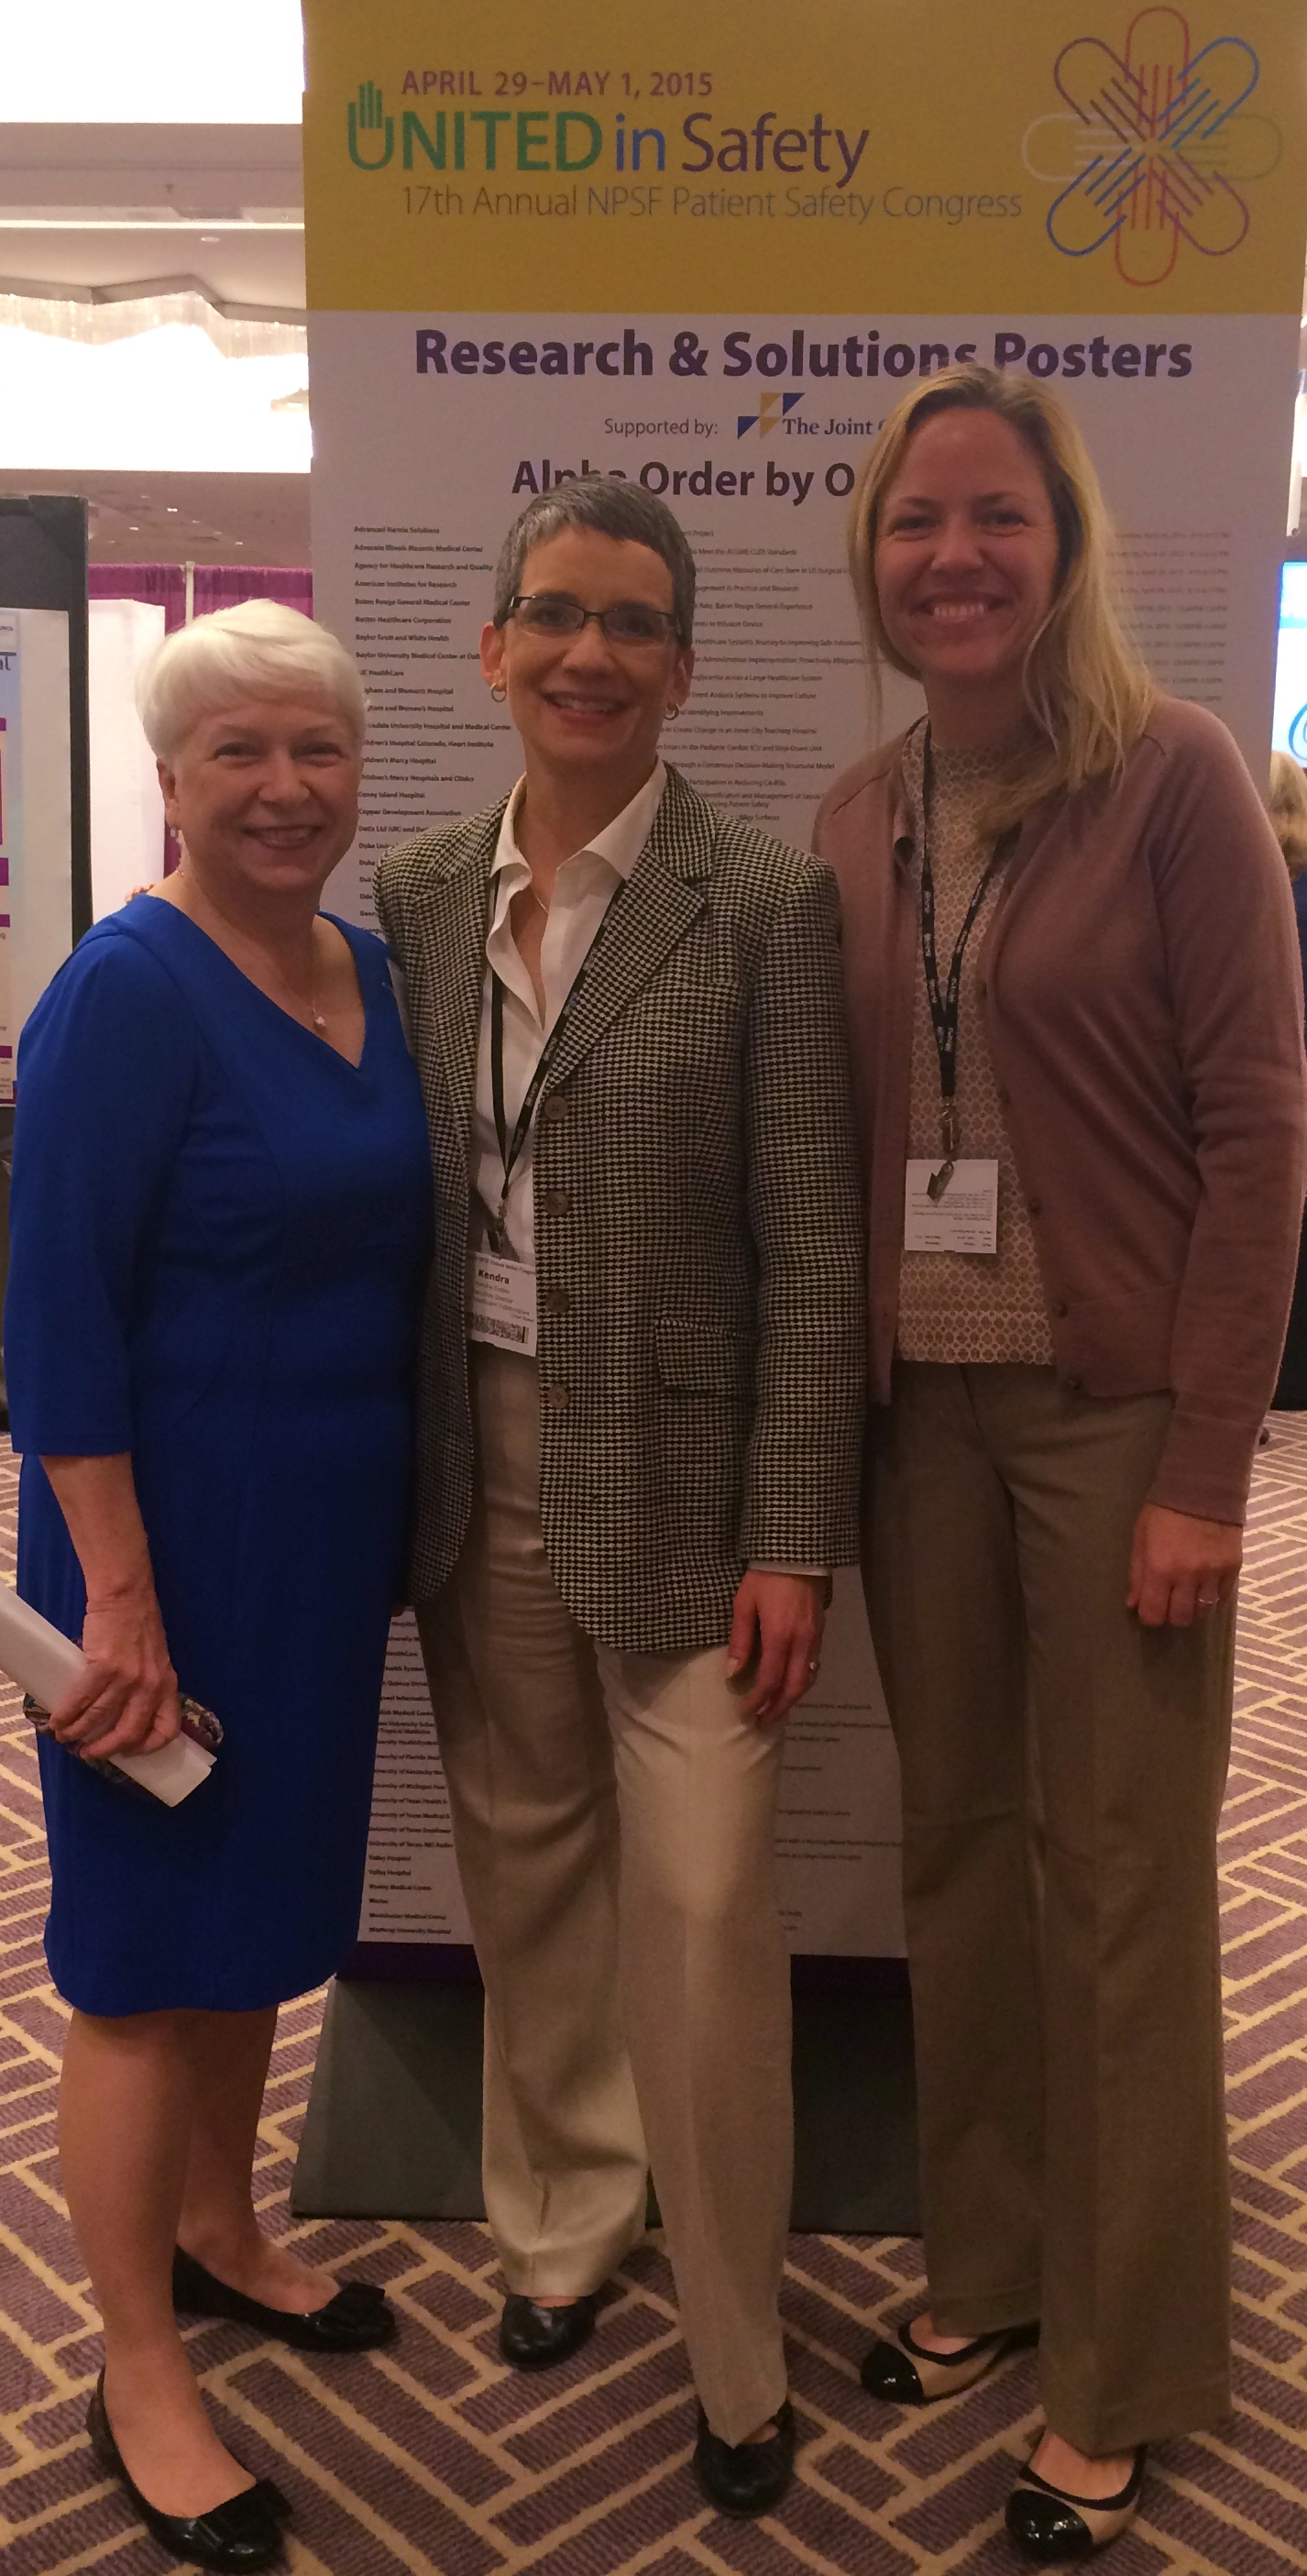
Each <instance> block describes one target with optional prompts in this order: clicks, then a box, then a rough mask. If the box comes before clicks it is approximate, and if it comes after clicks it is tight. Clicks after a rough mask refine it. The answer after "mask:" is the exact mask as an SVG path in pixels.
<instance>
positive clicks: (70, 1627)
mask: <svg viewBox="0 0 1307 2576" xmlns="http://www.w3.org/2000/svg"><path fill="white" fill-rule="evenodd" d="M142 715H143V719H144V722H145V726H146V731H147V733H148V734H149V737H150V740H151V743H152V745H153V747H154V749H155V751H156V753H157V754H158V758H159V772H160V778H161V781H162V785H163V791H164V800H165V806H166V810H167V814H168V819H169V821H170V823H171V824H172V825H173V827H174V829H175V830H177V831H178V832H179V833H180V835H181V840H182V845H183V853H184V854H183V858H182V863H181V867H180V869H179V871H178V872H177V874H176V875H175V876H173V877H171V878H169V879H168V880H167V881H166V883H165V884H164V885H163V886H162V887H160V888H159V889H158V890H157V891H155V892H153V893H149V894H142V895H139V896H138V897H137V898H136V899H135V901H133V902H132V903H129V904H128V905H127V906H126V908H125V909H124V910H123V911H122V912H120V913H117V914H115V915H114V916H113V917H112V918H110V919H107V920H105V921H102V922H100V923H99V924H98V925H97V926H96V928H95V929H94V930H92V931H89V932H88V933H87V935H86V937H85V938H84V939H83V940H82V941H81V943H80V944H79V946H78V948H77V949H76V951H75V953H74V955H73V956H72V957H71V958H70V959H69V961H68V963H67V965H66V966H65V967H63V969H62V970H61V972H60V973H59V974H58V975H57V976H56V977H55V980H54V982H53V983H52V984H51V986H50V988H49V990H48V991H47V992H46V994H45V995H44V997H43V999H42V1001H41V1002H40V1004H39V1005H38V1008H37V1010H36V1011H35V1013H34V1014H33V1016H32V1019H31V1020H30V1022H29V1023H28V1026H27V1029H26V1032H25V1034H24V1038H23V1042H22V1048H21V1053H20V1059H19V1086H18V1087H19V1108H18V1116H17V1134H16V1140H15V1163H14V1184H13V1202H12V1223H13V1250H12V1263H11V1271H10V1287H9V1297H8V1304H7V1311H6V1351H7V1360H8V1374H9V1386H10V1397H11V1405H12V1419H13V1435H14V1445H15V1447H16V1448H17V1449H19V1450H20V1451H21V1452H22V1454H23V1469H22V1484H21V1507H20V1524H19V1569H18V1587H19V1591H20V1593H21V1594H22V1596H23V1598H24V1599H25V1600H28V1601H30V1602H32V1603H34V1604H35V1606H36V1607H37V1608H38V1609H39V1610H41V1611H43V1612H44V1613H45V1615H46V1616H47V1617H48V1618H50V1619H52V1620H53V1621H54V1622H55V1624H56V1625H57V1626H58V1627H60V1628H61V1629H63V1630H64V1632H65V1633H66V1634H67V1635H68V1636H70V1637H74V1638H80V1640H81V1643H82V1645H83V1648H84V1650H85V1653H86V1656H87V1659H88V1671H87V1675H86V1678H85V1682H84V1684H83V1685H82V1686H80V1687H79V1688H78V1689H77V1690H76V1691H74V1692H72V1693H70V1694H69V1696H68V1697H67V1698H66V1699H65V1700H63V1701H62V1702H61V1703H60V1705H59V1707H58V1708H57V1709H56V1710H55V1711H54V1713H53V1729H52V1734H51V1736H49V1737H47V1738H45V1739H43V1740H42V1743H41V1774H42V1785H43V1789H44V1794H45V1806H46V1817H47V1825H48V1833H49V1843H50V1859H51V1869H52V1876H53V1900H52V1906H51V1913H50V1920H49V1925H48V1929H47V1936H46V1946H47V1954H48V1957H49V1962H50V1969H51V1974H52V1976H53V1978H54V1981H55V1984H56V1986H57V1987H58V1990H59V1992H60V1994H61V1995H62V1996H63V1997H64V1998H65V2000H66V2002H67V2003H68V2004H69V2005H71V2007H72V2020H71V2025H70V2029H69V2034H68V2043H67V2049H66V2053H65V2060H64V2072H63V2086H62V2093H61V2105H60V2151H61V2157H62V2167H63V2182H64V2189H65V2192H66V2195H67V2200H68V2206H69V2210H70V2213H71V2216H72V2221H73V2226H74V2228H75V2231H76V2234H77V2239H78V2243H79V2245H80V2247H81V2250H82V2253H83V2255H84V2257H85V2260H86V2263H87V2266H88V2270H89V2273H90V2278H91V2285H92V2289H93V2292H94V2295H95V2298H96V2301H97V2303H98V2305H99V2307H100V2310H101V2314H102V2316H103V2318H104V2329H105V2369H104V2372H103V2374H102V2377H101V2381H100V2384H99V2386H98V2387H97V2389H96V2392H95V2395H94V2397H93V2398H92V2401H91V2412H90V2416H89V2418H88V2429H89V2431H90V2433H91V2437H92V2441H93V2443H94V2445H95V2447H96V2449H97V2451H98V2452H99V2454H100V2456H101V2458H102V2459H103V2460H104V2462H105V2464H106V2465H107V2466H109V2467H110V2468H111V2469H112V2470H113V2471H114V2472H115V2474H116V2475H118V2476H119V2477H120V2478H121V2479H122V2480H123V2482H124V2484H125V2485H126V2486H127V2488H128V2491H129V2493H130V2495H131V2497H132V2500H133V2502H134V2503H135V2505H136V2507H137V2510H138V2511H139V2512H140V2513H141V2514H142V2516H143V2518H144V2519H145V2520H146V2521H147V2522H148V2524H149V2526H150V2528H151V2529H152V2530H153V2531H154V2532H155V2533H156V2534H157V2536H158V2537H159V2538H161V2539H162V2540H164V2541H165V2542H166V2543H167V2544H168V2545H169V2546H170V2547H172V2548H173V2549H174V2550H175V2551H176V2552H177V2553H178V2554H179V2555H182V2556H188V2557H191V2558H196V2559H199V2560H200V2561H201V2563H204V2564H207V2565H210V2566H216V2567H220V2568H233V2569H234V2568H246V2567H248V2568H253V2567H256V2566H263V2565H266V2564H267V2563H268V2561H269V2559H270V2558H271V2557H273V2556H274V2555H276V2553H277V2551H278V2549H279V2546H280V2525H281V2518H282V2515H283V2514H284V2511H285V2506H284V2503H283V2500H282V2499H281V2498H280V2497H279V2496H278V2494H277V2492H276V2490H275V2489H272V2488H270V2487H269V2486H268V2485H267V2484H266V2482H259V2483H258V2484H256V2483H255V2482H254V2481H253V2480H252V2478H251V2476H250V2474H249V2473H248V2471H246V2470H244V2469H243V2468H242V2467H241V2466H240V2464H239V2463H238V2462H237V2461H235V2460H234V2459H233V2458H232V2456H231V2454H230V2453H229V2452H228V2451H227V2450H226V2449H225V2448H224V2446H223V2444H222V2443H221V2442H220V2440H219V2438H218V2435H217V2433H216V2432H215V2431H214V2430H213V2428H212V2426H211V2425H210V2424H209V2421H208V2418H207V2416H206V2415H205V2412H204V2408H203V2405H202V2402H201V2398H200V2393H199V2390H198V2388H197V2386H196V2383H195V2380H194V2378H193V2376H192V2374H191V2371H190V2369H189V2366H188V2363H187V2359H186V2354H185V2350H184V2347H183V2345H182V2343H181V2340H180V2337H179V2334H178V2331H177V2326H176V2322H175V2312H174V2302H175V2304H176V2306H177V2307H180V2308H181V2309H183V2310H187V2311H192V2312H194V2311H197V2310H198V2311H200V2312H202V2313H209V2314H216V2315H226V2316H233V2315H235V2316H240V2317H243V2318H245V2319H246V2320H247V2321H249V2322H250V2323H253V2324H256V2325H258V2326H259V2327H261V2329H262V2330H263V2332H265V2333H268V2332H274V2333H280V2334H281V2335H282V2336H283V2337H284V2339H285V2340H287V2341H289V2342H293V2343H297V2344H300V2345H308V2346H310V2347H312V2348H314V2349H317V2350H342V2349H355V2350H357V2349H360V2348H362V2347H363V2346H365V2345H369V2344H375V2343H379V2342H382V2341H384V2340H386V2339H387V2338H388V2336H389V2335H390V2334H391V2333H393V2331H394V2316H393V2312H392V2311H391V2310H389V2309H388V2308H387V2306H386V2304H385V2301H384V2297H383V2295H382V2293H381V2292H380V2291H378V2290H375V2289H369V2288H364V2287H361V2286H360V2285H352V2286H351V2287H349V2288H347V2289H346V2290H344V2291H340V2290H339V2289H338V2287H337V2284H336V2283H335V2282H333V2281H332V2280H331V2279H330V2278H329V2277H327V2276H326V2275H324V2274H322V2273H320V2272H316V2271H312V2270H310V2269H308V2268H307V2267H306V2266H304V2265H303V2264H301V2263H299V2262H298V2261H296V2259H295V2258H294V2257H293V2256H292V2255H291V2254H290V2253H289V2252H287V2251H286V2250H285V2249H283V2248H281V2247H279V2246H277V2245H275V2244H274V2243H272V2242H271V2241H269V2240H268V2239H267V2238H265V2237H264V2236H262V2235H261V2234H260V2231H259V2229H258V2226H257V2224H256V2221H255V2216H254V2211H253V2207H252V2203H251V2192H250V2169H251V2163H252V2159H253V2153H254V2145H255V2137H256V2131H257V2124H258V2118H259V2110H260V2104H261V2100H262V2093H263V2085H264V2079H265V2076H266V2072H267V2066H268V2056H269V2050H270V2048H271V2044H272V2036H273V2026H274V2022H275V2018H276V2011H277V2006H278V2004H279V2003H282V2002H284V2001H286V2000H287V1999H288V1998H289V1997H291V1996H294V1995H298V1994H302V1993H304V1992H306V1991H307V1990H308V1989H310V1988H311V1987H314V1986H317V1985H319V1984H321V1983H322V1981H323V1979H324V1978H326V1977H328V1976H329V1975H330V1974H331V1972H332V1971H333V1969H334V1968H336V1967H337V1966H338V1965H339V1963H340V1960H341V1958H342V1956H343V1955H344V1953H345V1952H346V1951H347V1949H348V1948H349V1947H350V1945H351V1943H352V1942H353V1940H354V1938H355V1936H356V1932H357V1926H358V1919H359V1903H360V1894H361V1888H362V1879H363V1863H364V1851H365V1843H366V1837H367V1827H368V1810H369V1801H370V1796H371V1785H372V1762H373V1751H374V1743H375V1735H376V1720H377V1707H378V1699H379V1694H380V1686H381V1677H382V1665H383V1660H384V1654H385V1646H386V1634H387V1625H388V1620H389V1616H390V1612H391V1607H392V1604H393V1601H394V1598H395V1594H396V1590H397V1587H398V1584H399V1581H400V1569H401V1562H402V1556H403V1541H404V1528H405V1519H406V1511H407V1502H408V1482H409V1470H410V1448H411V1438H412V1428H411V1415H410V1376H411V1367H412V1360H413V1348H414V1340H415V1334H416V1330H417V1318H418V1310H419V1303H420V1297H421V1290H422V1285H423V1280H424V1276H425V1269H426V1264H427V1260H428V1256H429V1249H430V1227H431V1212H430V1211H431V1181H430V1166H429V1160H428V1149H427V1141H426V1128H425V1121H424V1118H423V1113H422V1103H421V1098H420V1094H419V1087H418V1081H417V1075H416V1072H415V1070H414V1067H413V1065H412V1062H411V1060H410V1057H409V1054H408V1050H407V1046H406V1043H405V1036H404V1029H403V1023H402V1017H401V1012H400V1009H399V1007H398V1004H397V998H396V994H395V992H394V990H393V988H392V984H391V979H390V972H389V967H388V961H387V957H386V952H385V950H384V948H383V947H382V945H381V943H380V942H379V941H378V940H377V939H375V938H373V937H372V936H371V935H370V934H368V933H366V932H363V931H359V930H355V929H352V928H350V927H349V926H348V925H347V924H345V923H343V922H337V921H335V920H334V919H333V918H332V917H331V916H330V915H328V914H324V913H321V912H319V910H318V901H319V897H320V895H321V892H322V888H323V885H324V882H325V880H326V878H327V877H328V875H329V874H330V872H331V870H332V868H334V866H335V865H336V863H337V861H338V860H339V859H340V858H341V857H342V856H343V854H344V852H345V850H346V849H347V848H348V846H349V843H350V841H351V840H352V838H353V835H354V830H355V823H356V816H357V795H358V783H359V777H360V771H361V752H362V735H363V715H364V705H363V694H362V689H361V685H360V682H359V678H358V674H357V671H356V670H355V667H354V665H353V663H352V662H351V661H350V659H349V656H348V655H347V654H346V653H345V652H344V650H343V648H342V647H341V646H340V645H339V644H338V643H337V642H336V641H335V639H334V638H333V637H331V636H330V635H328V634H327V633H326V631H325V630H324V629H323V628H321V627H318V626H315V625H314V624H313V623H312V621H311V620H309V619H307V618H304V617H300V616H299V615H297V613H296V612H295V611H293V610H291V609H283V608H278V607H276V606H274V605H272V604H271V603H269V602H252V603H247V604H246V605H245V606H243V607H241V608H236V609H227V610H223V611H222V612H221V613H220V614H219V615H217V616H214V617H210V618H202V619H198V620H197V621H196V622H195V623H194V624H193V625H192V626H190V627H188V628H186V629H183V630H182V631H181V632H180V633H178V634H177V635H174V636H172V637H170V638H169V639H168V641H167V642H166V643H165V644H164V645H163V646H162V647H161V649H160V652H159V655H158V656H157V658H156V661H155V663H154V664H153V666H152V668H151V670H150V672H149V673H148V674H147V677H146V683H145V688H144V692H143V697H142ZM179 1689H180V1690H181V1691H182V1692H184V1693H185V1694H187V1695H188V1696H189V1697H191V1698H193V1699H195V1700H197V1701H199V1702H200V1703H202V1705H203V1706H204V1707H206V1708H208V1709H211V1710H213V1711H214V1712H215V1714H216V1715H217V1716H218V1717H219V1719H220V1720H221V1723H222V1726H223V1728H224V1738H223V1742H222V1746H221V1749H220V1751H219V1753H218V1756H217V1760H216V1762H215V1764H214V1767H213V1770H212V1771H211V1773H210V1775H209V1777H208V1779H207V1780H205V1781H204V1782H203V1784H202V1785H201V1786H200V1787H199V1788H198V1789H196V1790H194V1791H193V1792H192V1793H191V1795H190V1796H189V1797H187V1798H186V1799H185V1801H184V1802H183V1803H182V1804H181V1805H179V1806H177V1807H172V1808H170V1807H166V1806H164V1805H162V1804H160V1803H159V1802H158V1801H157V1800H155V1799H153V1798H151V1797H148V1796H146V1795H145V1794H144V1793H143V1792H142V1791H140V1790H139V1788H137V1789H130V1788H124V1787H123V1786H122V1785H121V1780H120V1779H119V1780H115V1779H114V1778H113V1776H112V1775H106V1773H105V1772H104V1771H103V1770H100V1769H97V1768H94V1767H92V1765H93V1762H99V1761H102V1760H103V1758H104V1757H105V1756H112V1754H114V1753H115V1752H141V1751H149V1750H152V1749H154V1748H155V1747H158V1746H161V1745H163V1744H164V1743H166V1742H167V1741H169V1740H170V1739H171V1737H172V1736H173V1735H174V1734H175V1733H176V1731H177V1728H178V1723H179V1711H178V1691H179Z"/></svg>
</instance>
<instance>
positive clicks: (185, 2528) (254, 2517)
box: [86, 2371, 290, 2576]
mask: <svg viewBox="0 0 1307 2576" xmlns="http://www.w3.org/2000/svg"><path fill="white" fill-rule="evenodd" d="M86 2430H87V2434H88V2436H89V2438H90V2444H91V2448H92V2450H93V2451H94V2453H95V2456H96V2458H97V2460H98V2461H99V2462H100V2465H101V2467H102V2468H105V2469H108V2470H109V2472H110V2474H111V2476H113V2477H115V2478H117V2480H118V2482H119V2485H120V2486H121V2487H122V2488H123V2490H124V2492H125V2493H126V2495H127V2496H128V2498H129V2499H130V2502H131V2504H132V2507H133V2509H134V2511H135V2512H136V2513H138V2514H139V2515H140V2518H141V2520H142V2522H143V2523H144V2525H145V2528H146V2530H147V2531H148V2532H150V2533H151V2534H152V2535H153V2537H154V2539H155V2540H157V2541H159V2542H160V2543H161V2545H162V2547H163V2548H165V2549H170V2550H171V2551H172V2554H173V2556H174V2558H189V2559H191V2560H192V2561H193V2563H194V2564H195V2565H196V2566H197V2567H216V2568H218V2569H219V2570H220V2571H221V2576H244V2571H245V2570H249V2571H250V2576H253V2570H254V2569H255V2568H259V2567H271V2565H272V2564H273V2561H274V2559H278V2558H280V2557H281V2554H282V2536H281V2526H282V2524H283V2522H284V2521H285V2520H286V2519H287V2517H288V2515H289V2513H290V2506H289V2505H288V2503H287V2501H286V2498H285V2496H284V2495H283V2494H282V2492H281V2489H280V2487H275V2486H274V2485H273V2484H272V2481H271V2479H270V2478H260V2479H259V2480H258V2481H257V2483H256V2484H255V2485H254V2486H252V2487H246V2488H245V2490H244V2493H243V2494H241V2495H234V2496H229V2497H228V2499H227V2501H226V2503H225V2504H215V2505H213V2506H211V2507H210V2510H209V2511H208V2513H160V2511H159V2509H158V2507H157V2505H152V2504H151V2503H150V2502H149V2501H148V2499H147V2498H146V2497H145V2496H143V2495H142V2493H141V2490H140V2488H139V2487H138V2486H136V2485H135V2484H134V2482H133V2480H132V2478H131V2477H130V2476H129V2474H128V2471H127V2469H126V2467H125V2465H124V2462H123V2456H122V2453H121V2451H120V2450H119V2448H118V2445H117V2443H116V2441H115V2440H114V2436H113V2426H112V2425H111V2423H110V2421H109V2418H108V2415H107V2414H106V2412H105V2404H104V2372H103V2371H101V2373H100V2376H99V2378H98V2379H97V2381H96V2383H95V2388H94V2392H93V2394H92V2397H91V2402H90V2404H89V2406H88V2407H87V2410H86Z"/></svg>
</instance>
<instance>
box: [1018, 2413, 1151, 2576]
mask: <svg viewBox="0 0 1307 2576" xmlns="http://www.w3.org/2000/svg"><path fill="white" fill-rule="evenodd" d="M1147 2458H1148V2445H1147V2443H1146V2442H1141V2443H1140V2445H1139V2448H1138V2450H1137V2451H1136V2452H1135V2464H1134V2467H1133V2468H1132V2470H1131V2472H1130V2475H1129V2477H1128V2478H1127V2479H1126V2482H1125V2485H1124V2486H1123V2487H1122V2488H1121V2490H1120V2492H1119V2494H1117V2495H1114V2496H1098V2497H1092V2496H1073V2495H1068V2494H1067V2493H1066V2491H1065V2489H1064V2488H1062V2487H1055V2486H1050V2484H1049V2482H1048V2479H1047V2478H1041V2476H1040V2474H1039V2471H1038V2470H1037V2469H1032V2468H1024V2469H1023V2470H1022V2471H1021V2474H1020V2476H1019V2477H1018V2479H1017V2482H1016V2485H1015V2486H1014V2487H1013V2489H1012V2493H1011V2495H1010V2496H1009V2497H1008V2500H1007V2511H1006V2514H1005V2516H1004V2519H1005V2521H1006V2523H1007V2528H1008V2537H1009V2539H1010V2540H1014V2541H1015V2542H1016V2545H1017V2547H1018V2549H1019V2550H1020V2551H1021V2552H1022V2555H1023V2556H1024V2557H1026V2558H1034V2559H1037V2560H1038V2561H1039V2563H1040V2565H1041V2566H1044V2567H1055V2566H1058V2565H1062V2564H1064V2563H1065V2562H1066V2561H1068V2560H1070V2559H1075V2558H1088V2557H1089V2555H1090V2553H1091V2551H1093V2550H1095V2549H1106V2548H1107V2547H1108V2545H1109V2543H1110V2542H1111V2541H1113V2540H1119V2539H1120V2537H1121V2534H1122V2532H1123V2531H1128V2530H1129V2528H1130V2525H1131V2523H1132V2522H1133V2521H1134V2518H1135V2515H1136V2513H1137V2511H1138V2509H1139V2491H1140V2489H1141V2487H1142V2486H1143V2483H1144V2464H1145V2462H1146V2460H1147Z"/></svg>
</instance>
